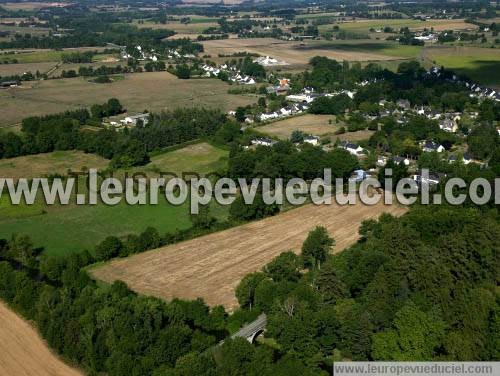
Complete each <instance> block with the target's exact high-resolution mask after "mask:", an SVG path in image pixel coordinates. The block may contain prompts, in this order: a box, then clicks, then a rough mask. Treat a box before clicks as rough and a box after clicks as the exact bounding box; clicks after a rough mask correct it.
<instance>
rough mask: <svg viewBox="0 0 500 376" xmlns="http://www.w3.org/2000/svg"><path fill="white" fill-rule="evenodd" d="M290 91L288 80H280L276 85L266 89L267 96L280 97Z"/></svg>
mask: <svg viewBox="0 0 500 376" xmlns="http://www.w3.org/2000/svg"><path fill="white" fill-rule="evenodd" d="M289 91H290V80H289V79H288V78H280V79H279V80H278V84H277V85H271V86H268V87H266V92H267V94H277V95H282V94H286V93H288V92H289Z"/></svg>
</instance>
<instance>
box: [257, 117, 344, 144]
mask: <svg viewBox="0 0 500 376" xmlns="http://www.w3.org/2000/svg"><path fill="white" fill-rule="evenodd" d="M334 119H335V116H330V115H311V114H307V115H303V116H297V117H293V118H290V119H285V120H280V121H276V122H273V123H270V124H267V125H264V126H262V127H258V128H256V129H257V130H258V131H259V132H262V133H267V134H269V135H271V136H276V137H279V138H280V139H283V140H288V139H289V138H290V135H291V134H292V132H293V131H295V130H299V131H302V132H304V133H305V134H312V135H316V136H322V135H325V134H328V133H332V132H335V131H336V130H337V129H338V125H336V124H335V122H333V124H329V123H328V121H329V120H334Z"/></svg>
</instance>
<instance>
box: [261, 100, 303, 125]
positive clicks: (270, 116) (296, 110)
mask: <svg viewBox="0 0 500 376" xmlns="http://www.w3.org/2000/svg"><path fill="white" fill-rule="evenodd" d="M308 108H309V106H307V105H305V104H302V103H294V104H292V105H289V106H286V107H283V108H280V109H279V110H277V111H271V112H264V113H262V114H260V115H259V120H260V121H268V120H274V119H280V118H285V117H288V116H292V115H298V114H301V113H303V112H304V111H306V110H307V109H308Z"/></svg>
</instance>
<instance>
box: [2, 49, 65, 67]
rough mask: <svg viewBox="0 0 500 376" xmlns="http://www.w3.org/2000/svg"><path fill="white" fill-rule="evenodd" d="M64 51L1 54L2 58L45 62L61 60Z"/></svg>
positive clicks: (26, 61)
mask: <svg viewBox="0 0 500 376" xmlns="http://www.w3.org/2000/svg"><path fill="white" fill-rule="evenodd" d="M62 53H63V52H62V51H54V50H40V51H29V52H19V53H8V54H2V55H0V59H8V60H12V59H16V60H17V61H18V62H19V63H24V64H27V63H43V62H56V61H60V60H61V55H62Z"/></svg>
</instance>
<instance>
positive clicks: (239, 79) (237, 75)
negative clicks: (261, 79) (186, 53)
mask: <svg viewBox="0 0 500 376" xmlns="http://www.w3.org/2000/svg"><path fill="white" fill-rule="evenodd" d="M201 69H202V70H203V71H204V72H205V76H206V77H217V76H219V74H220V73H221V72H226V73H227V74H228V75H229V81H231V82H235V83H238V84H242V85H255V84H256V83H257V81H256V80H255V79H254V78H253V77H250V76H248V75H245V74H242V73H241V72H240V71H239V70H238V69H237V68H236V67H230V66H228V65H227V64H223V65H221V66H220V67H213V66H211V65H208V64H203V65H202V66H201Z"/></svg>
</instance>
